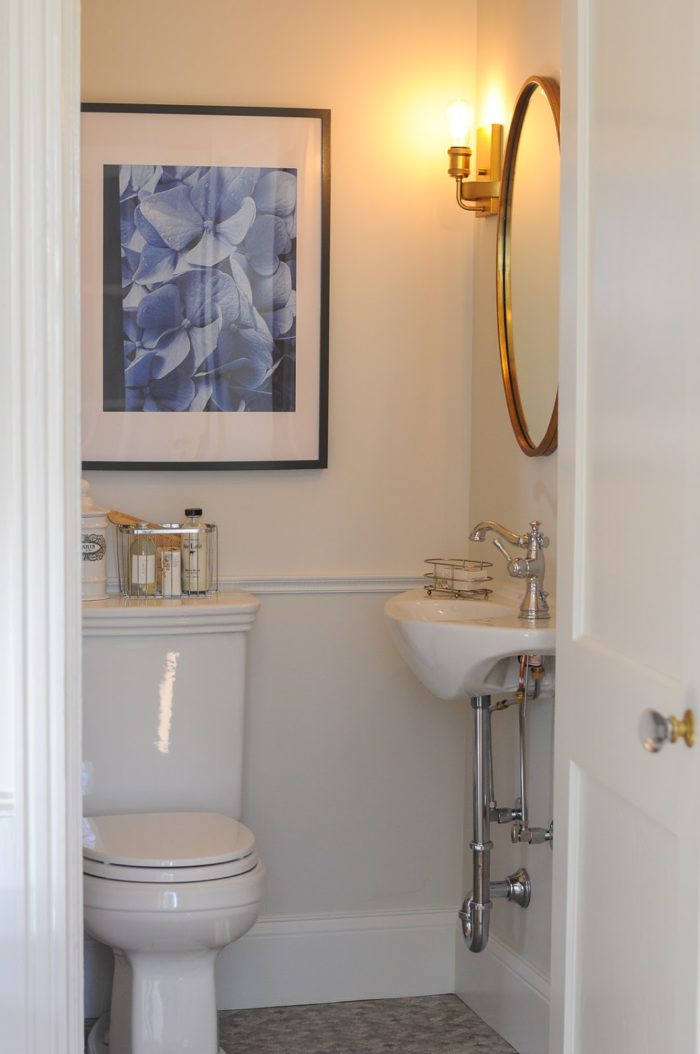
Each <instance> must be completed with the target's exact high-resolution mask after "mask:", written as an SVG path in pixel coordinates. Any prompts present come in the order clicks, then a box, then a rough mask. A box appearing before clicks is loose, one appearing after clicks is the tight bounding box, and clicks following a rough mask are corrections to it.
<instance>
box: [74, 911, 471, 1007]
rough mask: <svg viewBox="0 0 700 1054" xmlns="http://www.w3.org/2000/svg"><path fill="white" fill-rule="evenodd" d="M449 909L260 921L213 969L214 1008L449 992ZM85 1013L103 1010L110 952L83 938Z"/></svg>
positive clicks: (451, 925) (451, 987)
mask: <svg viewBox="0 0 700 1054" xmlns="http://www.w3.org/2000/svg"><path fill="white" fill-rule="evenodd" d="M455 925H456V921H455V912H454V911H451V910H450V911H404V912H389V913H386V914H379V913H376V914H375V913H372V914H367V915H356V914H349V915H293V916H276V917H268V918H262V919H260V920H259V921H258V922H257V923H256V924H255V926H254V927H253V929H252V930H251V931H250V932H249V933H247V934H246V935H245V937H242V938H241V939H240V940H239V941H236V943H235V944H232V945H229V947H228V948H226V949H224V951H223V952H222V954H221V955H220V957H219V960H218V963H217V967H216V978H217V1003H218V1007H219V1009H220V1010H242V1009H246V1008H250V1007H261V1006H295V1005H301V1004H304V1003H326V1002H329V1003H330V1002H333V1003H334V1002H344V1001H348V1000H353V999H384V998H398V997H401V996H411V995H441V994H443V993H444V992H453V991H454V941H455ZM85 960H86V964H87V967H88V969H87V985H86V1006H85V1012H86V1016H87V1017H99V1015H100V1014H102V1013H104V1011H105V1010H107V1009H108V1003H109V992H110V977H109V971H108V967H109V956H108V955H107V954H106V949H105V948H103V947H102V945H100V944H98V943H97V942H96V941H93V940H91V939H90V938H87V939H86V942H85Z"/></svg>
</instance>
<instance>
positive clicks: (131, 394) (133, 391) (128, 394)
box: [124, 388, 144, 413]
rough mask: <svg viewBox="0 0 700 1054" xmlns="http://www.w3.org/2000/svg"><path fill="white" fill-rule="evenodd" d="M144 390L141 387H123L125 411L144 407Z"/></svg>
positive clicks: (139, 409) (128, 411) (131, 411)
mask: <svg viewBox="0 0 700 1054" xmlns="http://www.w3.org/2000/svg"><path fill="white" fill-rule="evenodd" d="M143 401H144V391H143V388H125V389H124V409H125V410H126V412H127V413H133V412H138V411H141V410H143V409H144V405H143Z"/></svg>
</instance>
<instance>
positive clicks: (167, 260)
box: [134, 245, 178, 285]
mask: <svg viewBox="0 0 700 1054" xmlns="http://www.w3.org/2000/svg"><path fill="white" fill-rule="evenodd" d="M177 260H178V254H177V253H176V252H175V251H174V250H173V249H168V247H167V246H166V245H164V246H163V247H162V248H160V247H159V246H157V245H146V246H145V247H144V250H143V252H142V253H141V258H140V260H139V265H138V267H137V269H136V271H135V272H134V281H135V282H140V283H141V285H154V284H155V283H156V282H167V281H168V280H169V279H170V278H172V277H173V275H174V274H175V267H176V264H177Z"/></svg>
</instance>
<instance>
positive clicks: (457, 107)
mask: <svg viewBox="0 0 700 1054" xmlns="http://www.w3.org/2000/svg"><path fill="white" fill-rule="evenodd" d="M447 120H448V123H449V126H450V146H468V145H469V133H470V132H471V129H472V124H473V111H472V108H471V106H468V105H467V103H465V102H462V100H461V99H455V101H454V102H453V103H451V104H450V105H449V106H448V107H447Z"/></svg>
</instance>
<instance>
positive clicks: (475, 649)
mask: <svg viewBox="0 0 700 1054" xmlns="http://www.w3.org/2000/svg"><path fill="white" fill-rule="evenodd" d="M519 606H520V597H519V596H516V595H513V596H511V595H509V594H507V593H502V594H498V593H493V594H492V596H491V597H489V599H488V600H455V599H452V598H451V597H440V596H435V595H434V594H433V596H430V597H429V596H428V595H427V594H426V592H425V590H424V589H411V590H409V592H407V593H399V594H398V596H395V597H392V598H391V600H388V601H387V603H386V605H385V606H384V614H385V615H386V617H387V620H388V622H389V627H390V630H391V636H392V639H393V641H394V644H395V645H396V647H397V649H398V651H399V654H400V655H401V657H402V658H403V659H404V660H405V662H406V663H407V664H408V666H409V667H410V668H411V670H412V671H413V673H414V674H415V675H416V677H417V678H418V680H419V681H420V682H421V683H422V684H424V685H425V687H426V688H428V689H429V690H430V691H431V692H432V693H433V694H434V695H437V696H438V698H439V699H465V698H469V697H471V696H474V695H492V694H495V693H499V692H509V691H514V690H515V689H516V688H517V676H518V662H517V656H519V655H523V654H528V655H553V654H554V626H555V616H554V611H553V609H552V616H551V618H549V619H547V620H546V621H544V622H527V621H526V620H524V619H521V618H519V617H518V608H519Z"/></svg>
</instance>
